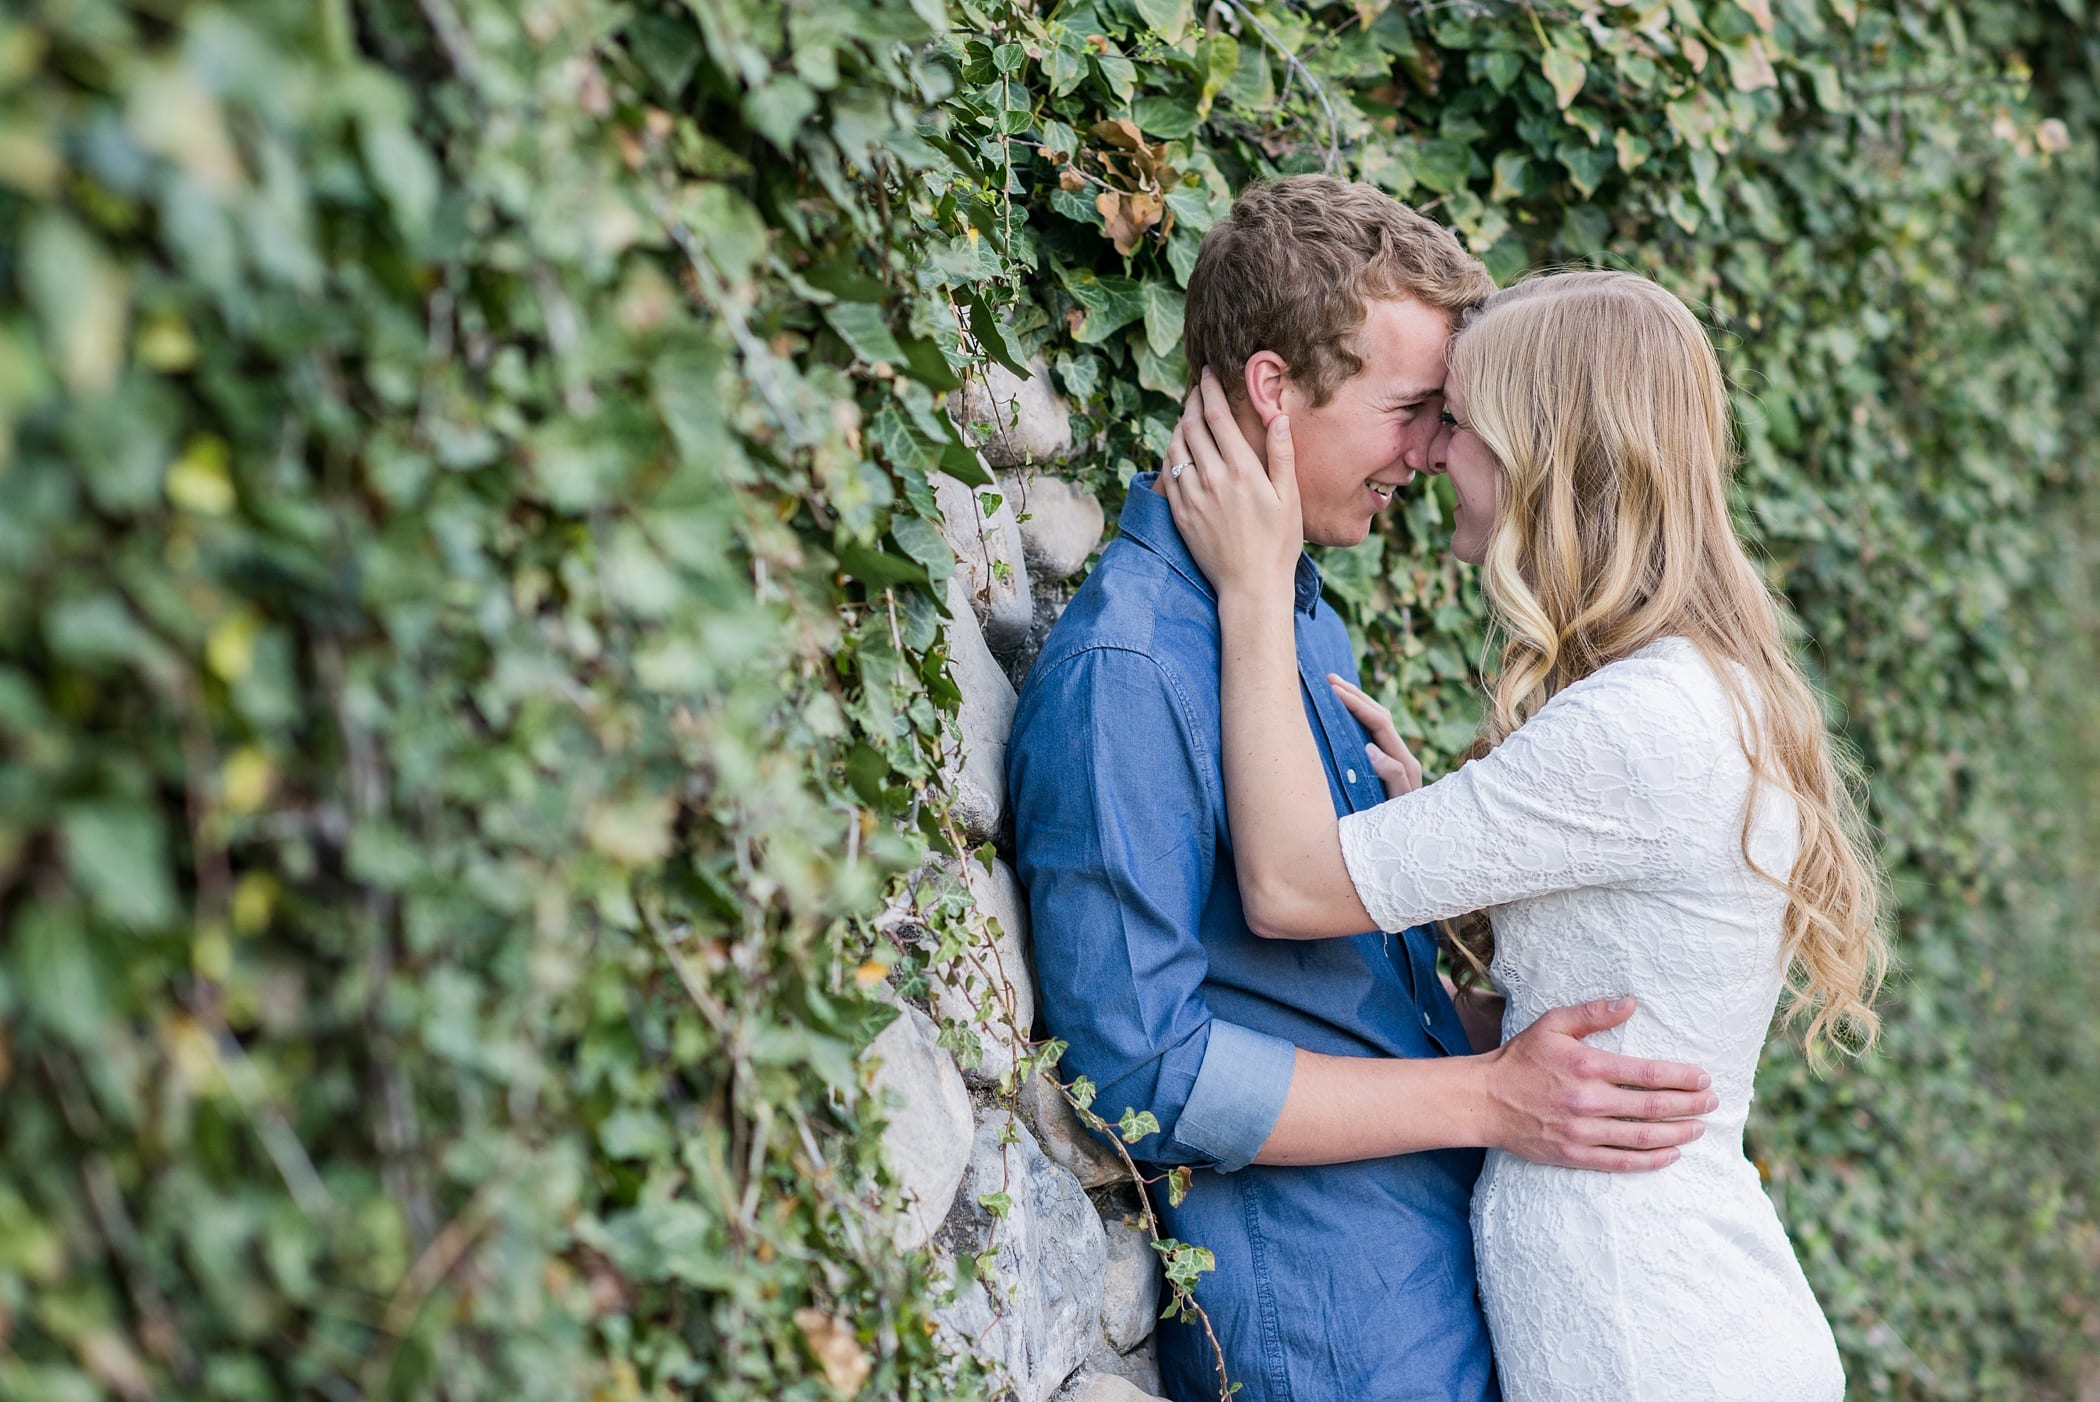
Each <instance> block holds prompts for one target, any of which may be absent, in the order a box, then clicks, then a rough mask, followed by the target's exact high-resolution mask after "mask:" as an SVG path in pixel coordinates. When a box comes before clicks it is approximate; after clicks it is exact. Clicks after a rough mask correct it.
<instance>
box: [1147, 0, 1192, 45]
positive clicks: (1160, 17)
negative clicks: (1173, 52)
mask: <svg viewBox="0 0 2100 1402" xmlns="http://www.w3.org/2000/svg"><path fill="white" fill-rule="evenodd" d="M1131 3H1132V4H1133V5H1134V6H1135V7H1136V8H1137V12H1138V18H1140V19H1142V20H1143V21H1144V22H1145V27H1146V28H1148V29H1150V30H1151V31H1152V32H1153V33H1154V34H1157V35H1158V36H1159V37H1160V38H1162V39H1164V40H1166V41H1167V42H1168V43H1169V44H1178V43H1180V42H1181V36H1182V35H1184V34H1186V33H1188V29H1189V23H1190V21H1191V20H1192V19H1193V18H1194V17H1195V6H1194V4H1193V3H1192V0H1131Z"/></svg>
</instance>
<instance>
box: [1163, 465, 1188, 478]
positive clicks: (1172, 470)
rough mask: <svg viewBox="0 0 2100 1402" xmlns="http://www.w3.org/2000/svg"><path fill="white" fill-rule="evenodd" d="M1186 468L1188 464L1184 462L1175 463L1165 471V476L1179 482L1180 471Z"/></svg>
mask: <svg viewBox="0 0 2100 1402" xmlns="http://www.w3.org/2000/svg"><path fill="white" fill-rule="evenodd" d="M1187 466H1188V464H1187V463H1185V462H1177V463H1175V464H1173V465H1172V466H1170V467H1169V468H1168V469H1167V476H1169V477H1172V478H1174V479H1175V480H1176V481H1179V480H1180V479H1181V473H1182V470H1183V469H1184V468H1186V467H1187Z"/></svg>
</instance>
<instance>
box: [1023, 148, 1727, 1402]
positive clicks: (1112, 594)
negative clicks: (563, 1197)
mask: <svg viewBox="0 0 2100 1402" xmlns="http://www.w3.org/2000/svg"><path fill="white" fill-rule="evenodd" d="M1491 291H1493V284H1492V282H1491V281H1490V279H1489V278H1488V276H1487V274H1486V271H1485V270H1484V269H1483V268H1482V267H1481V266H1480V264H1479V263H1478V262H1477V261H1476V260H1474V259H1473V258H1471V257H1469V256H1468V255H1467V254H1466V253H1465V252H1464V251H1463V250H1462V249H1461V248H1460V247H1459V245H1458V243H1457V241H1456V240H1455V239H1454V238H1452V236H1451V235H1450V234H1449V232H1448V231H1446V230H1444V229H1442V228H1440V227H1438V226H1437V225H1436V224H1434V223H1433V222H1431V221H1429V220H1427V219H1424V218H1422V217H1421V216H1419V215H1417V214H1415V213H1413V212H1412V211H1410V210H1408V209H1406V208H1405V207H1404V206H1402V205H1400V204H1398V203H1397V202H1395V201H1394V200H1392V199H1391V198H1389V197H1388V196H1386V195H1384V194H1382V193H1380V192H1379V191H1377V190H1374V189H1372V188H1370V187H1368V186H1361V185H1349V184H1345V183H1343V182H1340V181H1335V180H1331V179H1327V178H1325V177H1320V176H1301V177H1296V178H1293V179H1290V180H1284V181H1278V182H1275V183H1272V184H1268V185H1262V186H1257V187H1255V188H1253V189H1251V190H1249V191H1247V192H1246V193H1245V194H1243V195H1242V196H1241V197H1240V199H1239V201H1238V202H1237V203H1236V204H1235V206H1234V208H1233V211H1232V213H1231V215H1230V216H1229V217H1228V218H1227V219H1225V220H1223V221H1221V222H1220V223H1219V224H1218V225H1217V226H1216V227H1215V228H1213V229H1212V230H1211V232H1210V233H1209V234H1208V235H1207V236H1206V237H1205V239H1204V242H1203V248H1202V252H1201V254H1200V256H1199V257H1198V260H1197V265H1196V269H1195V272H1194V274H1193V276H1192V277H1191V278H1190V282H1189V297H1188V315H1187V327H1186V332H1185V338H1186V340H1185V344H1186V346H1187V352H1188V358H1189V363H1190V368H1191V370H1192V372H1199V373H1200V372H1201V371H1203V370H1205V369H1209V370H1210V371H1212V372H1213V373H1214V374H1215V375H1216V376H1217V378H1218V380H1219V381H1220V382H1221V383H1222V384H1223V385H1224V386H1225V387H1226V389H1227V391H1228V393H1229V394H1230V396H1231V397H1232V400H1233V404H1234V409H1235V412H1236V415H1237V417H1238V418H1239V420H1240V424H1241V427H1242V429H1243V431H1244V432H1245V436H1246V437H1247V439H1248V441H1249V442H1250V443H1261V442H1263V441H1264V437H1265V435H1264V433H1263V431H1262V425H1263V423H1264V422H1265V421H1266V419H1267V418H1270V417H1273V416H1274V415H1275V414H1276V413H1277V412H1279V411H1281V412H1285V413H1288V414H1289V416H1290V422H1291V426H1292V433H1293V439H1294V442H1295V444H1296V449H1297V462H1298V464H1299V466H1298V480H1299V484H1300V488H1299V489H1300V496H1301V499H1302V501H1303V506H1304V516H1305V534H1306V539H1307V540H1308V541H1310V542H1314V543H1318V544H1322V545H1353V544H1356V543H1358V542H1360V541H1361V540H1363V538H1364V537H1365V535H1366V534H1367V533H1368V531H1369V529H1370V524H1371V520H1372V518H1373V517H1374V516H1375V515H1376V514H1377V513H1378V512H1379V511H1380V510H1382V509H1383V508H1384V507H1385V506H1386V505H1387V503H1388V502H1389V501H1390V500H1391V498H1392V496H1393V494H1394V493H1395V492H1396V491H1397V490H1399V489H1400V488H1401V487H1403V486H1405V485H1407V483H1408V482H1409V481H1410V480H1411V479H1412V478H1413V477H1414V475H1415V474H1416V473H1417V472H1418V471H1422V470H1424V469H1425V468H1429V467H1431V466H1432V464H1431V463H1430V462H1429V459H1428V455H1429V453H1430V450H1431V446H1432V444H1433V442H1434V440H1435V438H1436V434H1437V428H1438V420H1439V415H1440V412H1441V408H1442V405H1441V398H1440V396H1441V390H1442V385H1443V378H1444V363H1443V360H1444V346H1445V343H1446V341H1447V340H1448V338H1449V335H1450V332H1451V329H1452V326H1453V324H1454V322H1455V320H1456V318H1457V317H1458V316H1460V315H1461V314H1462V313H1463V312H1464V310H1465V309H1466V308H1467V307H1469V306H1471V305H1473V304H1475V303H1477V302H1479V301H1480V300H1481V299H1483V298H1484V297H1486V296H1487V295H1488V293H1490V292H1491ZM1296 601H1297V606H1298V613H1297V643H1298V658H1299V671H1300V677H1301V681H1302V689H1303V697H1304V702H1305V706H1306V709H1307V712H1308V714H1309V717H1310V719H1311V721H1312V727H1313V732H1314V734H1315V735H1316V736H1317V737H1318V739H1319V741H1320V744H1321V747H1322V750H1323V759H1324V761H1325V764H1326V768H1327V776H1328V783H1329V788H1330V790H1331V795H1332V797H1333V800H1334V804H1335V807H1336V809H1337V811H1339V812H1351V811H1355V810H1358V809H1362V808H1367V807H1370V806H1372V805H1375V804H1377V803H1379V802H1381V801H1383V799H1384V798H1385V796H1386V795H1385V791H1384V789H1383V787H1382V785H1381V782H1380V780H1379V777H1378V774H1377V772H1376V771H1375V770H1374V768H1373V764H1372V762H1371V758H1372V757H1371V756H1370V755H1369V754H1367V735H1366V733H1365V731H1364V730H1363V729H1362V727H1360V726H1359V725H1358V724H1357V722H1356V721H1355V720H1354V719H1353V718H1352V717H1351V716H1350V715H1349V713H1348V712H1347V711H1346V710H1345V709H1344V708H1343V706H1342V704H1341V702H1340V701H1339V700H1338V698H1337V697H1336V695H1335V693H1334V691H1333V689H1332V688H1331V687H1330V686H1329V684H1328V683H1327V681H1326V677H1327V676H1328V674H1329V673H1334V674H1338V675H1340V676H1342V677H1344V678H1346V679H1348V680H1350V681H1351V682H1352V683H1353V682H1354V680H1355V679H1356V667H1355V664H1354V661H1353V660H1352V659H1351V657H1350V655H1349V649H1348V639H1347V635H1346V633H1345V631H1344V629H1343V626H1342V624H1341V622H1340V620H1339V619H1338V618H1336V616H1335V615H1334V613H1333V611H1332V610H1331V609H1329V608H1326V607H1324V606H1323V605H1322V604H1321V602H1320V578H1319V573H1318V571H1317V570H1316V569H1315V568H1314V567H1313V565H1312V563H1311V561H1310V560H1309V559H1304V558H1301V560H1300V562H1299V567H1298V577H1297V585H1296ZM1218 676H1219V653H1218V625H1217V612H1216V605H1215V600H1214V596H1213V595H1212V593H1211V591H1210V588H1209V586H1208V585H1207V584H1206V582H1205V581H1204V578H1203V575H1202V573H1201V571H1200V570H1198V569H1197V567H1196V565H1195V562H1194V561H1193V560H1192V559H1191V558H1190V556H1189V554H1188V552H1187V549H1186V548H1185V547H1184V546H1183V545H1182V543H1181V539H1180V537H1179V535H1178V534H1177V533H1176V531H1175V529H1174V524H1173V518H1172V515H1171V513H1170V512H1169V510H1168V507H1167V503H1166V501H1165V500H1164V498H1163V497H1162V496H1160V495H1159V493H1158V491H1157V488H1156V487H1155V485H1154V482H1153V479H1151V478H1140V479H1139V481H1138V482H1137V483H1136V484H1134V486H1133V490H1132V491H1131V493H1130V498H1129V501H1128V502H1127V504H1126V505H1125V507H1124V510H1123V514H1122V518H1121V524H1120V534H1119V537H1118V538H1117V540H1116V541H1115V542H1113V543H1112V544H1111V545H1110V546H1109V548H1108V549H1107V550H1106V551H1105V552H1104V553H1103V555H1102V559H1101V563H1100V565H1099V567H1098V568H1097V569H1096V570H1095V571H1094V573H1093V575H1092V576H1091V577H1089V578H1088V580H1087V581H1086V584H1085V585H1084V586H1083V587H1082V588H1081V589H1080V591H1079V592H1078V594H1077V595H1075V596H1074V598H1073V600H1072V602H1071V604H1070V606H1069V607H1068V608H1067V609H1066V611H1065V614H1064V616H1063V618H1062V619H1061V620H1060V621H1059V623H1058V625H1057V627H1056V629H1055V630H1054V631H1053V632H1052V634H1051V636H1050V639H1049V641H1048V643H1047V644H1046V646H1045V647H1044V649H1043V652H1042V654H1041V655H1040V657H1039V658H1038V660H1037V662H1036V664H1035V668H1034V670H1033V671H1032V672H1031V673H1030V674H1029V677H1028V681H1027V684H1026V686H1025V687H1024V688H1023V690H1022V693H1021V697H1020V704H1019V709H1018V712H1017V714H1016V718H1015V723H1014V729H1013V735H1012V738H1011V740H1010V742H1009V749H1008V765H1009V778H1010V783H1011V792H1012V798H1013V807H1014V813H1015V837H1016V845H1017V849H1018V869H1019V873H1020V876H1021V879H1022V881H1023V882H1024V883H1025V884H1026V886H1027V888H1028V895H1029V903H1030V907H1031V911H1032V915H1033V928H1034V939H1035V953H1034V962H1035V966H1036V974H1037V980H1038V986H1039V988H1040V990H1041V1003H1042V1007H1043V1010H1044V1017H1045V1020H1046V1021H1047V1023H1048V1025H1049V1028H1050V1030H1051V1031H1052V1032H1053V1033H1054V1034H1055V1035H1057V1036H1059V1037H1061V1038H1064V1039H1065V1040H1066V1041H1067V1042H1068V1043H1069V1044H1070V1050H1069V1052H1068V1053H1067V1054H1066V1057H1065V1060H1064V1064H1063V1068H1062V1069H1063V1071H1064V1073H1065V1074H1066V1075H1067V1076H1076V1075H1084V1076H1086V1077H1088V1078H1089V1079H1090V1080H1092V1081H1093V1082H1094V1084H1095V1086H1096V1087H1097V1099H1096V1101H1095V1109H1096V1110H1097V1111H1099V1112H1101V1113H1103V1114H1104V1115H1105V1116H1106V1117H1107V1118H1108V1119H1109V1120H1110V1121H1111V1122H1113V1121H1115V1120H1116V1119H1117V1118H1118V1117H1119V1116H1120V1115H1121V1114H1122V1112H1123V1110H1124V1109H1125V1108H1126V1107H1130V1108H1134V1109H1137V1110H1143V1111H1150V1112H1151V1113H1152V1114H1153V1115H1154V1116H1155V1117H1156V1118H1157V1119H1158V1121H1159V1124H1160V1130H1159V1132H1158V1133H1157V1134H1155V1135H1148V1136H1147V1137H1146V1138H1145V1139H1143V1140H1142V1141H1140V1142H1139V1143H1138V1144H1136V1145H1134V1146H1132V1147H1133V1153H1134V1154H1135V1156H1136V1157H1138V1158H1140V1159H1141V1160H1144V1161H1147V1162H1149V1163H1151V1164H1154V1165H1160V1166H1167V1165H1181V1164H1186V1165H1191V1166H1192V1167H1193V1168H1194V1170H1195V1171H1194V1173H1193V1176H1192V1181H1191V1185H1190V1189H1189V1192H1188V1195H1187V1197H1186V1199H1185V1200H1184V1201H1183V1202H1182V1203H1181V1205H1180V1206H1179V1207H1175V1206H1171V1205H1169V1204H1168V1203H1167V1202H1166V1201H1165V1200H1164V1195H1159V1196H1160V1198H1161V1201H1160V1202H1159V1203H1158V1204H1157V1205H1158V1206H1159V1208H1160V1210H1161V1212H1162V1215H1163V1217H1164V1219H1165V1225H1166V1228H1167V1230H1168V1232H1169V1233H1170V1234H1171V1235H1173V1236H1175V1237H1178V1238H1180V1239H1181V1240H1184V1241H1190V1242H1194V1243H1197V1244H1199V1245H1202V1246H1205V1247H1207V1248H1209V1249H1210V1250H1211V1251H1212V1252H1213V1253H1214V1254H1215V1255H1216V1258H1217V1269H1216V1270H1215V1271H1214V1272H1213V1273H1211V1274H1209V1275H1206V1276H1205V1277H1204V1278H1203V1280H1202V1281H1201V1283H1200V1285H1199V1287H1198V1290H1197V1298H1198V1301H1199V1303H1201V1304H1202V1305H1203V1307H1204V1309H1205V1311H1206V1313H1207V1315H1208V1317H1209V1320H1210V1323H1211V1325H1212V1326H1213V1328H1214V1330H1215V1332H1216V1334H1217V1337H1218V1340H1219V1343H1220V1345H1221V1346H1222V1348H1223V1350H1224V1354H1225V1360H1224V1362H1225V1367H1226V1370H1227V1372H1228V1373H1229V1375H1230V1378H1231V1380H1232V1381H1233V1382H1236V1383H1239V1384H1241V1385H1242V1390H1241V1392H1240V1393H1239V1394H1238V1395H1239V1396H1240V1397H1241V1398H1244V1399H1247V1400H1248V1402H1255V1399H1281V1398H1289V1399H1292V1402H1379V1400H1382V1399H1399V1398H1420V1399H1425V1402H1426V1399H1436V1400H1437V1402H1453V1400H1454V1399H1468V1400H1469V1402H1470V1400H1471V1399H1482V1398H1492V1397H1494V1396H1495V1395H1496V1391H1495V1383H1494V1374H1493V1366H1492V1361H1491V1359H1490V1356H1489V1349H1488V1339H1487V1332H1486V1326H1485V1324H1484V1323H1483V1321H1482V1319H1481V1317H1480V1313H1479V1309H1478V1305H1477V1303H1476V1301H1475V1296H1474V1267H1473V1252H1472V1242H1471V1235H1470V1232H1469V1229H1468V1220H1467V1219H1468V1208H1469V1203H1470V1198H1471V1194H1472V1187H1473V1179H1474V1176H1475V1175H1476V1173H1477V1171H1478V1168H1479V1163H1480V1150H1481V1148H1482V1147H1484V1146H1489V1145H1493V1146H1497V1147H1502V1148H1506V1149H1510V1150H1512V1151H1514V1152H1517V1153H1520V1154H1523V1155H1524V1156H1525V1157H1528V1158H1533V1159H1538V1160H1540V1161H1544V1162H1552V1163H1561V1164H1567V1165H1571V1166H1580V1167H1595V1168H1603V1169H1626V1168H1636V1167H1654V1166H1658V1164H1659V1163H1660V1162H1661V1161H1662V1157H1661V1156H1667V1154H1668V1152H1669V1147H1670V1146H1671V1145H1674V1144H1677V1143H1682V1142H1683V1141H1684V1140H1685V1139H1688V1138H1689V1137H1690V1136H1691V1133H1692V1132H1693V1123H1694V1122H1693V1121H1692V1120H1690V1119H1689V1118H1688V1117H1691V1116H1696V1115H1699V1114H1703V1113H1704V1112H1705V1111H1706V1110H1707V1109H1709V1108H1711V1098H1710V1096H1709V1094H1708V1093H1707V1092H1706V1091H1705V1089H1704V1088H1703V1085H1702V1084H1701V1083H1702V1081H1703V1079H1704V1078H1703V1077H1702V1076H1701V1074H1700V1073H1699V1072H1698V1070H1697V1068H1693V1067H1677V1066H1670V1065H1665V1064H1660V1063H1649V1062H1637V1061H1634V1060H1631V1059H1629V1058H1623V1057H1615V1056H1612V1055H1610V1054H1607V1053H1604V1052H1601V1051H1596V1050H1593V1049H1591V1048H1587V1047H1585V1046H1583V1045H1582V1043H1581V1042H1580V1040H1579V1039H1580V1038H1581V1037H1583V1036H1585V1035H1588V1034H1590V1033H1592V1032H1596V1031H1600V1030H1602V1029H1604V1028H1606V1027H1609V1026H1614V1025H1616V1024H1618V1023H1619V1022H1622V1021H1624V1020H1625V1018H1626V1017H1628V1016H1630V1015H1631V1011H1632V1009H1631V1006H1630V1004H1628V1005H1626V1006H1621V1007H1616V1008H1611V1007H1607V1006H1606V1005H1604V1004H1601V1003H1600V1004H1594V1005H1589V1006H1587V1007H1584V1008H1579V1009H1564V1010H1561V1011H1559V1012H1555V1013H1552V1014H1549V1015H1548V1016H1547V1017H1545V1018H1543V1019H1541V1020H1540V1021H1539V1022H1538V1023H1537V1024H1536V1025H1534V1026H1533V1027H1531V1028H1530V1029H1527V1030H1526V1031H1525V1033H1524V1034H1523V1035H1521V1036H1519V1037H1517V1038H1516V1039H1514V1040H1512V1041H1511V1042H1510V1043H1509V1044H1508V1045H1507V1046H1502V1047H1495V1046H1494V1045H1493V1043H1494V1040H1495V1037H1494V1033H1493V1032H1492V1031H1491V1030H1483V1035H1482V1038H1481V1040H1482V1043H1483V1045H1485V1046H1487V1047H1489V1048H1490V1050H1487V1051H1486V1052H1484V1053H1480V1054H1475V1053H1474V1052H1473V1049H1472V1047H1471V1046H1470V1044H1469V1040H1468V1033H1467V1028H1466V1026H1465V1025H1464V1024H1463V1023H1462V1021H1461V1019H1460V1017H1459V1015H1458V1012H1457V1010H1456V1009H1455V1008H1454V1006H1453V1004H1452V1001H1451V999H1450V997H1449V996H1447V994H1446V992H1445V990H1444V988H1443V985H1442V983H1441V982H1440V981H1439V979H1438V976H1437V973H1436V949H1435V942H1434V939H1433V936H1432V934H1431V932H1430V931H1428V930H1427V929H1413V930H1409V931H1407V932H1406V933H1405V934H1404V935H1398V936H1388V935H1385V934H1382V933H1379V932H1376V931H1372V932H1367V933H1365V934H1361V935H1356V936H1352V937H1349V938H1344V939H1331V940H1319V941H1297V940H1277V941H1270V940H1264V939H1262V938H1260V937H1258V936H1256V935H1255V934H1253V933H1252V932H1251V931H1250V930H1249V929H1248V928H1247V925H1246V921H1245V919H1244V917H1243V915H1242V913H1241V908H1240V899H1239V891H1238V886H1237V882H1236V878H1235V875H1234V871H1233V866H1232V853H1231V843H1230V835H1229V834H1228V833H1227V831H1226V825H1225V806H1224V790H1223V784H1222V777H1221V773H1220V765H1219V754H1218V733H1219V713H1218ZM1396 758H1397V757H1395V756H1390V755H1381V756H1378V759H1379V763H1380V765H1381V767H1390V765H1391V763H1392V761H1393V760H1394V759H1396ZM1627 1086H1639V1087H1645V1088H1646V1089H1644V1090H1641V1091H1638V1092H1636V1091H1633V1090H1627V1089H1624V1088H1623V1087H1627ZM1160 1363H1161V1370H1162V1375H1163V1379H1164V1383H1165V1386H1166V1389H1167V1391H1168V1393H1169V1394H1170V1395H1171V1396H1173V1397H1175V1398H1180V1399H1198V1398H1206V1397H1215V1396H1216V1395H1217V1388H1218V1377H1217V1360H1216V1356H1215V1353H1214V1351H1213V1349H1212V1347H1211V1345H1210V1342H1209V1340H1208V1338H1207V1337H1206V1336H1205V1334H1204V1331H1203V1330H1202V1329H1201V1327H1200V1326H1190V1325H1178V1324H1173V1323H1164V1324H1162V1325H1161V1327H1160Z"/></svg>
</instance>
